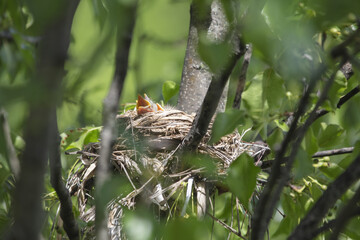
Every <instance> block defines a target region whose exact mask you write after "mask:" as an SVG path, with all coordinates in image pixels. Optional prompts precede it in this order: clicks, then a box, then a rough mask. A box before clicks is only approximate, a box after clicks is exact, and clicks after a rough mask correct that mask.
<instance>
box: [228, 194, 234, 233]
mask: <svg viewBox="0 0 360 240" xmlns="http://www.w3.org/2000/svg"><path fill="white" fill-rule="evenodd" d="M233 198H234V194H233V193H231V200H230V204H231V205H230V209H231V220H230V227H232V225H233V222H234V209H233V208H234V207H233V201H234V200H233ZM230 234H231V233H229V235H228V237H227V240H229V239H230Z"/></svg>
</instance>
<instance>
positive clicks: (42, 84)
mask: <svg viewBox="0 0 360 240" xmlns="http://www.w3.org/2000/svg"><path fill="white" fill-rule="evenodd" d="M78 3H79V1H70V0H67V1H62V5H61V8H59V9H57V13H58V15H57V17H56V18H55V17H54V18H53V19H48V21H49V22H48V23H47V24H46V25H47V26H46V27H47V28H46V29H43V30H44V35H43V38H42V41H41V42H40V45H39V52H38V59H37V66H36V74H35V76H33V79H32V82H31V87H32V89H31V90H32V91H34V92H35V93H36V94H31V97H29V98H28V99H27V100H28V104H29V117H28V121H27V124H26V129H25V134H24V139H25V142H26V146H25V150H24V154H23V156H22V161H21V170H20V176H19V180H18V181H17V185H16V189H15V192H14V201H13V202H14V220H15V222H14V225H13V226H12V229H11V233H10V236H9V239H39V238H40V232H41V227H42V224H43V216H44V215H43V212H42V208H43V205H42V193H43V191H44V173H45V167H46V162H47V160H48V150H49V149H48V148H49V142H50V117H51V113H52V111H54V109H55V108H56V103H57V101H58V99H59V95H60V91H59V89H60V84H61V80H62V78H63V77H64V75H65V71H64V64H65V60H66V58H67V51H68V47H69V43H70V29H71V25H72V20H73V17H74V14H75V11H76V8H77V6H78ZM43 9H44V10H45V11H47V9H45V8H43ZM40 11H41V10H40Z"/></svg>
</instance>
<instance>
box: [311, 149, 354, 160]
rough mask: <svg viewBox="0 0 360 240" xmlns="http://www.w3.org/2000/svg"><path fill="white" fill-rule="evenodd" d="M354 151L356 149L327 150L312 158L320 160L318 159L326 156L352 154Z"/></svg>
mask: <svg viewBox="0 0 360 240" xmlns="http://www.w3.org/2000/svg"><path fill="white" fill-rule="evenodd" d="M353 151H354V147H346V148H339V149H332V150H325V151H319V152H316V153H314V155H312V157H313V158H318V157H325V156H333V155H340V154H346V153H352V152H353Z"/></svg>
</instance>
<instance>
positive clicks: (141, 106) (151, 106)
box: [136, 93, 164, 115]
mask: <svg viewBox="0 0 360 240" xmlns="http://www.w3.org/2000/svg"><path fill="white" fill-rule="evenodd" d="M136 111H137V114H138V115H141V114H144V113H147V112H158V111H164V108H162V107H161V106H160V105H159V104H158V103H154V102H153V101H152V100H151V99H150V98H149V97H148V96H147V95H146V94H145V93H144V97H142V96H141V95H138V100H137V101H136Z"/></svg>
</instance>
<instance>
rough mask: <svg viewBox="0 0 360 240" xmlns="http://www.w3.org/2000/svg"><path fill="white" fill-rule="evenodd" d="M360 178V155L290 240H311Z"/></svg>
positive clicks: (331, 185)
mask: <svg viewBox="0 0 360 240" xmlns="http://www.w3.org/2000/svg"><path fill="white" fill-rule="evenodd" d="M359 178H360V155H359V156H357V157H356V159H355V160H354V161H353V162H352V163H351V164H350V166H349V167H348V168H347V169H346V170H345V171H344V172H343V173H342V174H341V175H340V176H339V177H338V178H337V179H336V180H335V181H334V182H332V183H331V184H330V185H329V186H328V188H327V189H326V191H325V192H324V193H323V195H322V196H321V197H320V198H319V200H318V201H317V202H316V203H315V204H314V206H313V207H312V208H311V210H310V211H309V212H308V213H307V214H306V216H305V217H304V218H303V219H302V220H301V222H300V224H299V225H298V226H297V227H296V228H295V230H294V231H293V232H292V234H291V235H290V237H289V239H290V240H297V239H310V236H312V234H313V232H315V231H316V229H317V227H318V224H319V222H320V221H321V220H322V219H323V218H324V217H325V215H326V214H327V212H328V211H329V209H330V208H331V207H332V206H333V205H334V204H335V202H336V201H337V200H338V199H339V198H340V197H341V196H342V195H343V194H344V193H345V192H346V191H347V190H348V189H349V188H350V187H351V185H352V184H353V183H355V182H356V181H357V180H359Z"/></svg>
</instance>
